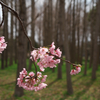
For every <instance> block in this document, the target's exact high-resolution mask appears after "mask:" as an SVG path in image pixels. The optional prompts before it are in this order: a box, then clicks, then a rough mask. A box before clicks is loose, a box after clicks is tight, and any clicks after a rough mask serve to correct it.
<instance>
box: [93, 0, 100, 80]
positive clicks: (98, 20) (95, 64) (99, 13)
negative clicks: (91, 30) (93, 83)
mask: <svg viewBox="0 0 100 100" xmlns="http://www.w3.org/2000/svg"><path fill="white" fill-rule="evenodd" d="M95 28H96V32H95V35H94V51H93V69H92V77H91V78H92V79H96V69H97V67H98V41H97V38H98V35H99V32H100V0H98V2H97V14H96V26H95Z"/></svg>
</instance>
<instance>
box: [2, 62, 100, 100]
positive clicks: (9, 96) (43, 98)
mask: <svg viewBox="0 0 100 100" xmlns="http://www.w3.org/2000/svg"><path fill="white" fill-rule="evenodd" d="M16 69H17V65H16V64H14V65H13V66H9V67H8V68H6V69H4V70H0V100H100V67H99V69H98V70H97V78H96V80H91V72H92V69H89V68H88V69H87V75H86V76H84V75H83V72H84V66H83V67H82V71H81V72H80V73H79V74H77V75H74V76H72V84H73V90H74V94H73V95H69V94H68V93H67V86H66V85H67V84H66V67H65V63H64V64H63V67H62V71H63V75H62V76H63V78H62V79H60V80H57V68H56V69H55V72H54V73H53V72H52V70H51V69H49V68H48V69H47V70H46V71H45V72H44V74H47V75H48V77H47V81H46V83H47V84H48V86H47V88H45V89H43V90H40V91H38V92H34V91H27V90H24V95H23V96H22V97H14V96H13V94H14V89H15V78H16ZM32 70H34V69H32Z"/></svg>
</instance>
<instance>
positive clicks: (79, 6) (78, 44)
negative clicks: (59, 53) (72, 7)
mask: <svg viewBox="0 0 100 100" xmlns="http://www.w3.org/2000/svg"><path fill="white" fill-rule="evenodd" d="M80 9H81V3H79V2H78V0H77V11H78V14H77V42H78V43H77V62H78V63H79V57H80V35H79V32H80Z"/></svg>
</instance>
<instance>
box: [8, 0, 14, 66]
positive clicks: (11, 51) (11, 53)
mask: <svg viewBox="0 0 100 100" xmlns="http://www.w3.org/2000/svg"><path fill="white" fill-rule="evenodd" d="M12 2H13V0H11V8H13V3H12ZM13 21H14V20H13V14H12V13H11V25H10V27H11V36H10V61H9V65H10V66H11V65H13Z"/></svg>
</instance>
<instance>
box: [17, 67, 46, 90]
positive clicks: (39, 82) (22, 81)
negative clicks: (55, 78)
mask: <svg viewBox="0 0 100 100" xmlns="http://www.w3.org/2000/svg"><path fill="white" fill-rule="evenodd" d="M46 77H47V75H42V73H41V72H37V75H36V77H35V74H34V73H33V72H30V73H29V74H28V73H27V71H26V69H25V68H23V70H22V71H21V72H20V75H19V78H18V79H17V85H19V87H23V88H24V89H26V90H35V91H38V90H41V89H43V88H46V86H47V84H45V83H43V82H45V80H46Z"/></svg>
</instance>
